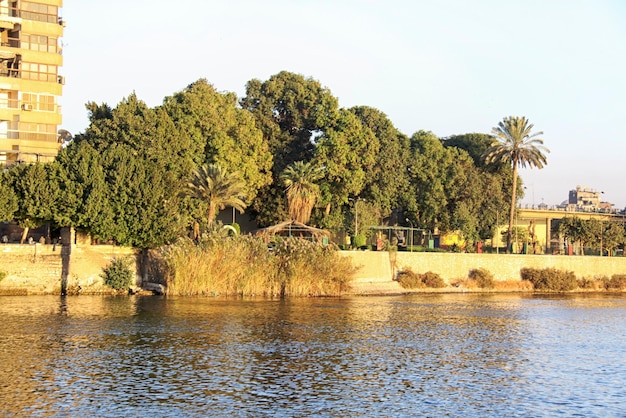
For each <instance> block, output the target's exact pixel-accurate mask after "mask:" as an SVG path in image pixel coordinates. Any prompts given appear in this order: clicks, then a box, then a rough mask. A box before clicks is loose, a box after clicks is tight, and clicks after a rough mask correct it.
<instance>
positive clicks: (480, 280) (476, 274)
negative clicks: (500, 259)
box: [468, 267, 495, 289]
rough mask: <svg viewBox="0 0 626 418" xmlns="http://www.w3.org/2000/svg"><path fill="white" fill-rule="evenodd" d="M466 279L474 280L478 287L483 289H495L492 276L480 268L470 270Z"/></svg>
mask: <svg viewBox="0 0 626 418" xmlns="http://www.w3.org/2000/svg"><path fill="white" fill-rule="evenodd" d="M468 277H469V279H470V280H474V281H475V282H476V284H477V285H478V287H481V288H483V289H493V288H494V287H495V284H494V280H493V274H491V272H490V271H489V270H487V269H484V268H482V267H481V268H477V269H472V270H470V272H469V276H468Z"/></svg>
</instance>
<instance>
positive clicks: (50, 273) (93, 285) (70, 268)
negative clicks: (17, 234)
mask: <svg viewBox="0 0 626 418" xmlns="http://www.w3.org/2000/svg"><path fill="white" fill-rule="evenodd" d="M117 256H130V257H134V258H135V259H136V251H135V250H134V249H132V248H124V247H116V246H112V245H94V246H91V245H84V246H80V245H72V246H71V247H70V246H61V245H57V246H53V245H49V244H32V245H20V244H5V245H0V271H4V272H6V273H7V276H6V277H5V278H4V279H3V280H2V281H0V292H3V293H17V294H41V293H54V294H60V292H61V279H62V278H63V277H64V275H65V276H66V278H67V285H68V288H71V287H76V286H80V287H81V289H82V290H83V291H86V292H101V291H106V290H107V289H106V288H104V286H103V279H102V277H100V275H101V274H102V269H103V268H104V267H106V265H107V264H109V262H110V261H111V260H112V259H113V257H117ZM70 260H71V261H70Z"/></svg>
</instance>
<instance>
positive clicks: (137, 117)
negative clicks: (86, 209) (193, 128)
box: [74, 94, 194, 249]
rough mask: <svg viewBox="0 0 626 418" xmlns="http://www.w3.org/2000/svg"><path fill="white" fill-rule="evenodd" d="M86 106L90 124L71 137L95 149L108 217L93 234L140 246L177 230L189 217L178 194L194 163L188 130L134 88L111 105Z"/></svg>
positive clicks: (164, 239) (171, 235)
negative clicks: (147, 100)
mask: <svg viewBox="0 0 626 418" xmlns="http://www.w3.org/2000/svg"><path fill="white" fill-rule="evenodd" d="M87 108H88V109H89V110H90V115H89V118H90V125H89V127H88V128H87V130H86V131H85V133H84V134H81V135H77V136H76V138H75V139H74V142H75V143H76V144H80V143H81V142H83V141H84V142H87V143H89V144H90V145H91V146H92V147H93V148H94V149H95V150H96V151H97V152H98V153H99V154H100V158H101V163H102V169H103V172H104V174H105V182H106V187H107V195H108V196H109V198H108V200H107V201H106V202H107V203H108V204H109V206H110V207H109V209H108V210H109V211H110V213H111V220H110V221H107V222H103V223H102V224H101V225H99V228H100V229H99V230H98V231H97V233H98V235H100V236H102V237H109V238H113V239H114V240H116V241H117V242H118V243H120V244H122V245H129V246H135V247H139V248H142V249H146V248H154V247H158V246H160V245H162V244H164V243H167V242H170V241H172V240H173V239H175V238H176V237H178V236H180V235H181V233H182V232H183V231H184V227H185V225H186V224H188V223H190V217H189V216H188V208H187V206H186V205H184V204H183V203H184V202H181V199H180V198H179V197H178V196H179V195H180V193H181V191H182V190H183V189H184V185H185V181H186V178H187V176H188V175H189V173H190V172H191V169H192V167H193V166H194V156H193V147H192V146H191V145H190V137H189V135H187V134H186V133H185V132H181V131H179V130H177V129H176V126H175V124H174V123H173V121H172V120H171V118H170V117H169V115H168V114H167V113H166V112H165V111H164V110H163V109H162V108H156V109H151V108H149V107H148V106H146V104H145V103H144V102H143V101H141V100H139V99H138V98H137V97H136V95H135V94H132V95H130V96H129V97H128V98H127V99H124V100H122V101H121V102H120V103H119V104H118V106H117V107H115V108H114V109H111V108H110V107H109V106H108V105H106V104H103V105H100V106H98V105H96V104H94V103H89V104H87ZM107 213H108V211H107Z"/></svg>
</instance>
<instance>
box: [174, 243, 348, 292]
mask: <svg viewBox="0 0 626 418" xmlns="http://www.w3.org/2000/svg"><path fill="white" fill-rule="evenodd" d="M162 257H163V259H164V261H165V264H166V282H167V293H168V294H170V295H205V296H218V295H219V296H233V295H238V296H281V297H284V296H334V295H339V294H341V293H342V292H343V291H345V290H347V289H348V283H349V281H350V280H351V278H352V276H353V273H354V271H355V269H354V268H353V267H352V265H351V264H350V261H349V260H348V259H346V258H344V257H340V256H339V255H338V254H337V248H336V247H335V246H332V245H327V246H324V245H322V244H318V243H312V242H309V241H306V240H302V239H297V238H285V239H281V238H277V239H276V241H275V242H274V246H273V247H272V248H268V245H267V244H266V243H265V242H264V241H263V240H262V239H259V238H256V237H252V236H228V237H225V236H223V235H212V236H208V237H206V238H205V239H203V240H202V241H201V242H199V243H196V242H194V241H192V240H189V239H182V240H180V241H178V242H177V243H176V244H174V245H171V246H169V247H167V248H165V249H164V250H163V253H162Z"/></svg>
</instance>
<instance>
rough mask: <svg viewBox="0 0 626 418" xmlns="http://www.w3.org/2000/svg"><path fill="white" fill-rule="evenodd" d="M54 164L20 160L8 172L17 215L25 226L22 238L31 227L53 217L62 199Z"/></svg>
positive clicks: (18, 221)
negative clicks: (20, 162)
mask: <svg viewBox="0 0 626 418" xmlns="http://www.w3.org/2000/svg"><path fill="white" fill-rule="evenodd" d="M53 170H54V169H53V167H52V165H51V164H49V163H48V164H43V163H36V164H20V165H16V166H13V167H11V169H10V170H9V171H8V172H7V180H8V185H9V187H10V188H11V189H12V190H13V192H14V193H15V196H16V197H17V201H18V209H17V211H16V212H15V213H14V219H15V221H17V223H18V224H19V225H20V226H21V227H23V228H24V234H23V236H22V242H24V239H25V238H26V235H27V234H28V229H29V228H34V227H37V226H40V225H42V224H44V223H46V222H49V221H51V220H52V218H53V214H54V211H55V207H56V205H57V202H58V199H59V189H58V184H57V183H56V182H55V181H53V180H52V179H53V178H54V174H53Z"/></svg>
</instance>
